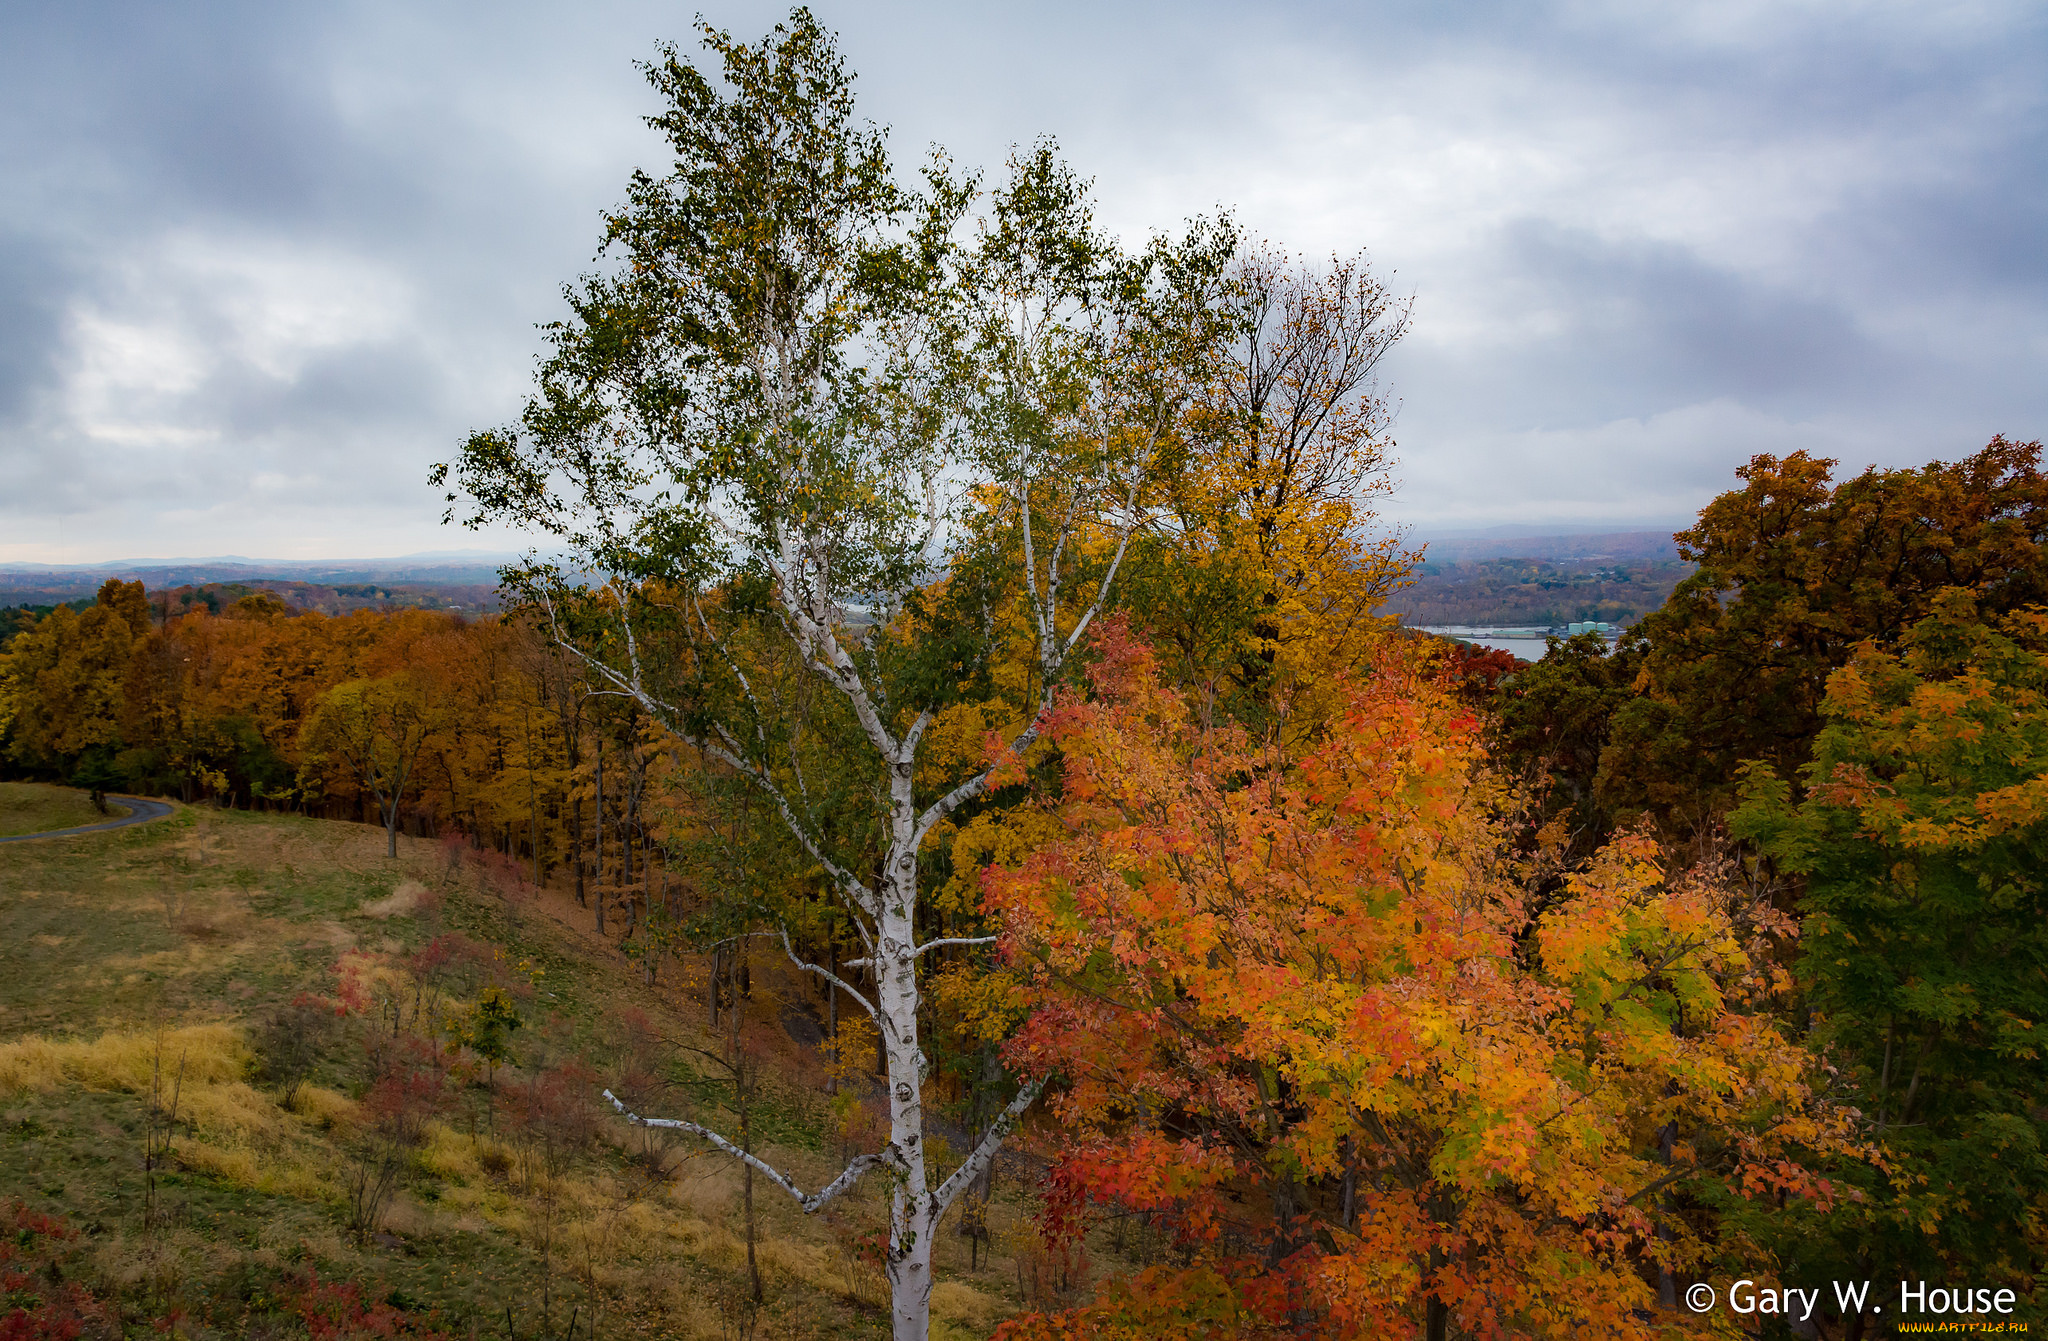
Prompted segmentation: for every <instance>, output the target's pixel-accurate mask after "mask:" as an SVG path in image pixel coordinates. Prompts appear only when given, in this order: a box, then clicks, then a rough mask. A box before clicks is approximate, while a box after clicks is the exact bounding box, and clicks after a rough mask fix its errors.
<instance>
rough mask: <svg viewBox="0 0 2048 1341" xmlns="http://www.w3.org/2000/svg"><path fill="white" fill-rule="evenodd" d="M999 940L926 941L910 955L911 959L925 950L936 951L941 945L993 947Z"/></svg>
mask: <svg viewBox="0 0 2048 1341" xmlns="http://www.w3.org/2000/svg"><path fill="white" fill-rule="evenodd" d="M1001 939H1002V937H1000V936H948V937H946V938H945V939H943V940H936V941H926V942H925V943H924V944H923V945H920V946H918V947H917V949H916V950H915V951H913V952H912V954H913V957H914V956H916V955H921V954H923V953H924V952H925V951H926V950H936V949H938V948H939V947H940V946H942V945H993V944H995V943H996V942H997V941H999V940H1001Z"/></svg>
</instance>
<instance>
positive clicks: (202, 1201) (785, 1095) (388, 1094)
mask: <svg viewBox="0 0 2048 1341" xmlns="http://www.w3.org/2000/svg"><path fill="white" fill-rule="evenodd" d="M382 843H383V838H382V835H381V834H380V833H378V832H377V831H375V830H373V829H370V828H367V827H365V826H360V825H354V824H344V823H335V822H327V821H317V820H308V819H302V818H297V817H292V816H282V815H256V814H249V813H247V812H239V813H238V812H220V811H212V810H199V809H185V810H181V811H180V813H179V814H178V815H177V816H176V817H174V818H173V819H171V820H168V821H162V822H159V823H157V824H155V825H151V826H147V827H145V828H141V829H132V830H123V831H117V832H112V833H102V834H97V835H92V836H90V837H85V838H72V839H57V840H48V841H42V842H35V843H25V844H19V845H15V846H13V847H11V848H10V849H8V855H7V858H6V860H5V862H4V863H0V1021H4V1022H5V1023H4V1025H0V1219H5V1220H7V1221H8V1226H7V1228H8V1232H9V1233H10V1234H14V1235H15V1237H14V1239H13V1240H11V1241H10V1242H12V1244H13V1245H14V1246H12V1247H10V1248H9V1249H8V1251H9V1252H10V1253H11V1254H12V1255H13V1257H14V1259H15V1261H14V1262H13V1263H12V1264H9V1263H0V1266H6V1267H7V1268H8V1269H10V1270H12V1269H15V1268H17V1267H19V1266H21V1265H22V1264H23V1263H26V1264H27V1265H28V1266H29V1267H32V1268H33V1270H30V1271H29V1272H27V1275H26V1277H25V1278H26V1279H29V1280H30V1282H31V1285H30V1286H25V1287H24V1289H25V1290H27V1291H28V1293H27V1294H24V1295H23V1298H24V1299H29V1300H30V1303H31V1304H33V1305H34V1306H35V1307H37V1308H47V1309H48V1310H49V1312H48V1313H47V1314H46V1315H45V1316H46V1317H47V1318H49V1319H55V1318H57V1317H59V1316H60V1315H61V1310H62V1309H64V1308H72V1309H73V1310H74V1311H77V1312H78V1316H80V1317H83V1318H85V1319H86V1320H87V1321H88V1322H91V1323H92V1324H93V1326H97V1327H100V1328H102V1331H103V1332H104V1329H105V1328H107V1327H109V1326H117V1327H118V1328H119V1329H120V1331H121V1332H123V1333H125V1332H126V1331H128V1330H129V1329H131V1328H133V1327H136V1326H138V1325H141V1326H144V1327H145V1328H146V1326H147V1325H148V1324H149V1323H151V1322H154V1323H155V1324H156V1325H157V1326H158V1327H159V1328H162V1327H165V1326H174V1327H175V1330H176V1331H177V1333H178V1334H179V1335H181V1336H190V1337H211V1336H220V1337H226V1336H246V1335H254V1334H258V1333H262V1334H268V1335H274V1336H294V1335H305V1334H306V1328H308V1327H309V1326H311V1322H310V1321H309V1320H310V1319H313V1318H315V1317H342V1318H344V1319H345V1320H347V1319H353V1322H352V1323H351V1325H354V1326H358V1327H360V1328H362V1329H364V1330H363V1332H362V1334H365V1335H369V1334H376V1335H392V1334H418V1335H427V1334H431V1333H433V1332H446V1333H447V1334H449V1335H462V1336H469V1335H472V1334H474V1332H475V1330H476V1329H478V1328H481V1329H482V1330H483V1332H484V1333H487V1334H490V1335H502V1334H516V1335H522V1336H549V1337H554V1336H567V1335H570V1334H572V1332H571V1331H570V1330H569V1329H570V1328H571V1325H572V1318H573V1319H574V1320H575V1321H574V1323H573V1327H574V1330H573V1335H576V1336H579V1337H580V1336H592V1337H597V1336H647V1337H655V1336H662V1337H671V1336H674V1337H705V1338H709V1337H738V1336H747V1335H758V1336H762V1337H767V1336H775V1337H825V1336H866V1335H882V1334H884V1333H885V1332H886V1319H885V1315H884V1313H883V1311H882V1310H881V1308H880V1304H881V1301H882V1300H884V1299H885V1298H886V1291H885V1290H884V1289H883V1287H882V1281H881V1277H880V1273H879V1270H878V1269H877V1267H876V1265H875V1258H874V1256H873V1253H872V1251H871V1247H872V1240H873V1237H874V1235H875V1234H876V1233H877V1232H878V1231H879V1230H880V1228H881V1226H882V1223H883V1216H884V1213H885V1212H884V1198H885V1197H886V1187H885V1185H884V1184H883V1183H882V1182H881V1180H879V1179H875V1180H871V1181H870V1183H869V1184H868V1185H865V1186H863V1187H861V1188H860V1189H858V1190H857V1191H856V1193H854V1194H852V1195H851V1196H849V1197H848V1198H846V1199H844V1200H842V1202H840V1203H838V1204H837V1205H836V1206H835V1207H834V1209H833V1210H832V1211H830V1212H829V1213H827V1214H826V1215H824V1216H821V1217H815V1218H806V1217H804V1216H802V1215H801V1214H800V1212H798V1210H797V1209H796V1208H795V1207H794V1205H793V1204H792V1203H790V1202H789V1201H788V1200H787V1199H786V1198H785V1197H783V1196H782V1194H781V1193H779V1192H775V1191H774V1190H773V1189H771V1188H769V1187H767V1185H766V1184H765V1183H764V1184H761V1185H759V1186H757V1187H756V1188H755V1189H754V1193H755V1195H754V1196H753V1198H752V1200H753V1204H754V1206H755V1211H756V1224H757V1243H756V1245H755V1250H754V1253H753V1257H754V1260H755V1262H756V1263H757V1264H758V1266H759V1269H760V1280H761V1296H762V1301H763V1302H761V1303H759V1304H756V1303H755V1302H754V1301H753V1297H752V1296H753V1293H754V1292H753V1287H752V1278H751V1276H750V1274H749V1271H748V1265H747V1263H748V1256H749V1254H748V1251H747V1232H746V1223H747V1220H746V1213H745V1210H744V1202H745V1199H746V1198H745V1189H744V1188H743V1186H742V1182H741V1179H740V1178H739V1177H738V1176H737V1174H736V1173H735V1171H734V1167H733V1165H732V1164H731V1163H730V1162H729V1161H727V1160H725V1159H723V1158H721V1157H717V1156H707V1155H706V1154H704V1153H703V1152H702V1151H701V1150H700V1149H698V1148H696V1147H694V1146H685V1145H678V1144H675V1143H673V1142H671V1141H664V1140H661V1139H657V1138H656V1137H655V1135H654V1134H653V1133H650V1132H648V1131H647V1130H646V1129H641V1128H632V1127H628V1126H626V1125H625V1124H624V1123H622V1122H620V1121H619V1120H618V1119H617V1118H616V1117H615V1116H613V1115H612V1114H610V1113H609V1112H608V1111H600V1110H601V1105H600V1102H599V1100H598V1097H597V1096H598V1091H599V1090H600V1089H601V1088H603V1087H604V1086H606V1085H609V1086H611V1087H613V1088H614V1089H620V1090H621V1092H622V1093H632V1094H634V1095H636V1096H637V1099H638V1101H639V1102H642V1103H644V1104H646V1105H648V1106H650V1107H652V1108H658V1109H660V1110H662V1111H668V1112H681V1113H686V1114H689V1115H692V1116H697V1117H700V1118H702V1119H703V1120H707V1121H713V1122H716V1123H717V1124H719V1125H721V1126H723V1127H724V1128H725V1129H727V1130H733V1129H734V1128H733V1116H732V1112H731V1110H732V1108H733V1106H734V1103H735V1096H734V1092H733V1090H732V1087H731V1085H730V1084H729V1083H728V1082H727V1081H726V1080H724V1079H723V1078H722V1077H723V1076H724V1074H725V1073H724V1072H722V1071H721V1070H720V1068H719V1066H718V1065H717V1064H716V1062H715V1059H716V1058H718V1057H719V1056H721V1055H727V1054H726V1053H725V1052H724V1051H723V1050H724V1049H726V1048H727V1047H728V1046H729V1045H731V1046H737V1047H740V1048H741V1049H743V1050H744V1052H745V1055H746V1056H748V1057H749V1058H751V1059H752V1061H753V1064H754V1065H755V1066H756V1067H757V1068H758V1071H759V1074H760V1075H761V1076H762V1077H763V1078H764V1083H762V1084H761V1086H760V1089H759V1092H758V1093H755V1094H753V1095H752V1097H751V1099H750V1101H749V1114H750V1129H751V1130H752V1131H753V1132H754V1134H755V1135H754V1140H755V1141H756V1143H757V1147H758V1148H760V1149H763V1150H764V1151H772V1154H773V1156H774V1158H776V1159H777V1160H779V1161H781V1162H782V1163H783V1165H784V1167H791V1168H794V1169H795V1170H796V1171H797V1173H798V1174H799V1176H801V1177H803V1178H804V1179H806V1180H809V1181H812V1182H814V1183H822V1182H823V1181H826V1178H827V1175H829V1173H830V1172H831V1170H832V1169H834V1168H835V1167H836V1165H837V1159H836V1156H837V1155H838V1154H839V1152H840V1149H841V1148H842V1147H843V1146H845V1145H846V1143H847V1142H849V1141H857V1140H860V1139H862V1138H864V1137H867V1136H870V1135H871V1134H872V1132H871V1130H870V1129H871V1127H872V1124H873V1121H874V1119H873V1116H872V1113H871V1111H870V1109H869V1107H868V1106H867V1105H866V1103H865V1102H863V1101H862V1100H861V1099H860V1097H859V1095H860V1092H861V1091H862V1089H863V1087H864V1086H865V1085H866V1084H867V1083H868V1082H866V1080H865V1078H864V1077H863V1076H862V1075H861V1074H860V1072H861V1070H862V1068H861V1067H860V1066H858V1065H854V1066H852V1067H851V1069H850V1071H849V1072H848V1073H846V1074H845V1076H844V1084H843V1086H842V1087H841V1090H840V1093H839V1095H838V1096H837V1097H836V1098H828V1097H827V1094H826V1091H827V1089H828V1084H827V1079H828V1064H827V1061H826V1059H825V1058H824V1057H823V1056H822V1055H821V1052H820V1050H819V1049H818V1048H817V1047H816V1046H813V1045H814V1044H815V1043H816V1042H817V1039H818V1032H819V1031H818V1030H817V1029H816V1027H815V1025H807V1024H806V1021H807V1020H809V1018H810V1015H811V1009H812V1007H813V1006H814V1004H815V1003H814V1002H812V1001H811V1000H810V999H809V998H808V997H807V995H806V989H805V988H803V987H802V986H800V985H794V984H788V983H784V982H782V981H781V980H780V978H779V975H777V974H776V973H775V972H774V971H773V968H772V966H771V965H769V964H767V963H765V962H764V963H763V964H761V965H760V966H759V967H758V968H757V969H756V971H755V973H754V974H753V977H752V995H751V997H750V998H749V999H748V1000H747V1001H746V1002H745V1003H744V1004H743V1010H742V1013H741V1015H739V1016H738V1017H735V1016H733V1015H732V1014H731V1012H729V1011H728V1012H727V1017H726V1023H727V1024H730V1023H731V1022H732V1021H733V1020H734V1019H736V1018H737V1019H738V1020H739V1021H740V1022H741V1025H740V1029H739V1032H738V1034H737V1035H731V1034H727V1033H726V1031H725V1029H724V1028H723V1027H722V1028H721V1029H720V1031H719V1033H718V1034H715V1035H714V1034H712V1033H710V1032H709V1031H708V1030H707V1029H706V1028H705V1027H704V1025H705V998H704V995H703V989H704V983H703V979H702V976H701V971H700V972H698V973H696V974H694V975H693V973H692V972H691V971H690V966H691V965H693V964H694V965H696V966H697V967H698V969H699V970H701V961H696V960H693V959H690V958H689V957H685V958H684V959H683V960H681V961H680V962H681V963H682V964H683V966H684V967H683V969H681V970H678V969H677V967H676V962H677V961H671V964H670V966H669V968H668V969H667V970H666V971H665V972H662V973H661V974H660V975H659V976H658V979H657V981H656V982H655V983H654V984H653V985H649V984H648V982H647V980H646V976H645V975H644V973H643V972H642V971H641V970H640V968H639V966H638V965H636V964H634V963H631V962H629V961H628V960H626V958H625V957H624V956H622V955H621V954H620V953H619V950H618V948H617V947H616V946H615V945H614V944H613V943H612V942H610V941H608V940H605V939H603V938H600V937H597V936H594V935H589V934H585V933H583V932H581V931H580V930H578V929H577V925H580V921H579V919H578V917H577V912H578V910H577V908H576V905H575V903H574V901H573V900H572V899H570V898H569V897H568V896H566V895H563V894H559V893H556V892H554V891H537V890H535V889H534V888H533V887H532V886H530V885H526V884H523V883H522V882H521V881H520V879H519V877H518V875H517V874H516V872H515V871H514V870H513V869H512V868H511V867H510V866H509V865H507V864H505V863H502V862H500V861H499V860H498V859H496V858H494V857H493V856H491V855H490V854H479V853H476V852H474V851H472V850H470V849H469V848H467V847H466V846H462V845H458V844H444V843H435V842H432V841H428V840H408V841H407V842H406V846H405V849H404V852H403V854H402V856H401V857H400V859H399V860H398V861H397V862H395V863H394V862H387V861H385V860H384V859H383V858H382V856H381V847H382ZM572 924H577V925H572ZM792 1031H793V1032H792ZM796 1035H802V1036H805V1037H807V1038H808V1039H809V1040H810V1043H809V1044H806V1043H800V1042H798V1041H797V1038H796ZM735 1038H736V1039H737V1042H735ZM707 1059H714V1060H707ZM705 1115H709V1116H708V1117H707V1116H705ZM933 1139H934V1140H935V1141H936V1140H938V1139H939V1137H938V1135H937V1134H935V1135H934V1137H933ZM46 1216H54V1217H61V1221H52V1220H46V1219H44V1218H43V1217H46ZM988 1217H989V1231H990V1234H989V1237H990V1239H991V1240H992V1242H990V1243H989V1245H988V1246H987V1247H983V1246H982V1245H981V1244H980V1243H979V1242H977V1241H975V1240H971V1239H968V1238H963V1237H957V1236H955V1235H954V1234H951V1233H949V1234H947V1236H946V1241H945V1242H944V1243H942V1244H940V1245H939V1253H940V1257H939V1261H940V1264H941V1266H942V1268H943V1274H942V1276H941V1283H940V1284H939V1285H938V1286H937V1288H936V1289H935V1290H934V1293H933V1304H934V1311H935V1314H936V1315H937V1316H938V1318H939V1319H940V1322H939V1324H938V1326H937V1327H936V1328H935V1331H934V1335H935V1336H942V1337H962V1336H985V1335H987V1333H988V1331H989V1330H990V1329H991V1328H992V1327H993V1325H994V1323H995V1321H996V1320H997V1319H998V1318H999V1317H1001V1316H1002V1315H1004V1314H1007V1313H1010V1312H1013V1311H1015V1309H1016V1308H1017V1307H1019V1305H1020V1303H1021V1302H1023V1300H1024V1299H1026V1298H1033V1299H1038V1300H1043V1301H1045V1302H1051V1300H1052V1298H1053V1297H1052V1296H1051V1295H1048V1294H1047V1293H1045V1292H1046V1290H1047V1289H1049V1288H1050V1287H1049V1285H1048V1281H1049V1280H1050V1276H1049V1274H1048V1273H1047V1272H1045V1271H1043V1270H1041V1269H1040V1264H1039V1262H1038V1259H1037V1258H1035V1257H1034V1252H1035V1249H1034V1248H1033V1246H1032V1245H1033V1244H1035V1242H1036V1240H1035V1237H1034V1236H1033V1234H1032V1232H1031V1229H1030V1221H1029V1219H1028V1206H1027V1205H1026V1203H1025V1202H1024V1201H1022V1200H1020V1199H1019V1198H1018V1197H1017V1196H1016V1195H1014V1194H1013V1195H1008V1196H999V1197H998V1198H997V1200H996V1201H995V1202H994V1203H993V1204H992V1205H991V1207H990V1208H989V1212H988ZM17 1231H18V1232H17ZM67 1234H70V1235H71V1237H66V1235H67ZM53 1267H54V1270H55V1273H56V1274H54V1275H51V1274H49V1273H50V1270H51V1268H53ZM38 1273H41V1274H38ZM10 1279H11V1277H10ZM38 1281H47V1282H57V1281H62V1282H64V1284H63V1285H62V1287H61V1289H60V1287H59V1286H58V1285H57V1284H49V1285H48V1288H47V1289H44V1287H43V1286H42V1285H36V1284H35V1282H38ZM31 1287H33V1288H31ZM37 1290H41V1291H43V1293H42V1295H40V1296H36V1297H35V1298H31V1296H32V1295H35V1292H36V1291H37ZM66 1291H72V1292H74V1293H75V1294H76V1298H72V1297H71V1296H70V1295H67V1294H66V1293H65V1292H66ZM67 1299H69V1301H70V1302H68V1303H67V1302H65V1301H66V1300H67ZM38 1301H40V1302H38ZM12 1303H13V1297H12V1296H10V1305H11V1304H12ZM28 1306H29V1305H26V1304H25V1305H23V1307H28ZM379 1319H382V1321H379ZM394 1319H396V1321H394ZM95 1320H97V1321H95ZM407 1326H411V1327H414V1328H424V1329H427V1330H426V1331H417V1332H413V1333H405V1332H404V1331H403V1329H404V1327H407ZM379 1328H382V1329H383V1330H378V1329H379ZM508 1329H509V1332H508ZM757 1329H758V1330H757ZM83 1334H84V1335H88V1336H90V1335H95V1334H100V1333H95V1332H94V1331H93V1330H92V1328H91V1327H88V1328H87V1329H86V1330H85V1331H84V1333H83ZM108 1334H111V1333H108ZM328 1334H346V1335H354V1334H355V1333H354V1332H347V1331H345V1330H344V1331H343V1332H341V1333H328Z"/></svg>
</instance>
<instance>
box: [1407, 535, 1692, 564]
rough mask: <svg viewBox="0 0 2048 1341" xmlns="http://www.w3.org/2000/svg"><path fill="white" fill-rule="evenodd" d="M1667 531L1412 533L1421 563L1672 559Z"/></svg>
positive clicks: (1674, 556) (1675, 550)
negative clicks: (1421, 548) (1421, 553)
mask: <svg viewBox="0 0 2048 1341" xmlns="http://www.w3.org/2000/svg"><path fill="white" fill-rule="evenodd" d="M1674 529H1675V528H1674ZM1673 534H1674V532H1673V531H1599V532H1585V533H1579V532H1572V533H1568V534H1556V535H1495V534H1482V535H1443V536H1436V537H1430V536H1427V535H1423V536H1419V537H1417V543H1418V544H1419V545H1422V546H1425V547H1426V549H1425V551H1424V562H1426V563H1474V562H1479V561H1481V560H1485V559H1546V560H1549V561H1551V562H1553V563H1556V562H1563V561H1577V562H1598V561H1600V560H1618V561H1622V562H1655V561H1657V560H1664V559H1668V560H1672V561H1676V560H1677V558H1678V544H1677V542H1676V541H1674V540H1673V539H1672V538H1671V537H1672V535H1673Z"/></svg>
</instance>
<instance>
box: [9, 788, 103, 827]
mask: <svg viewBox="0 0 2048 1341" xmlns="http://www.w3.org/2000/svg"><path fill="white" fill-rule="evenodd" d="M107 809H108V811H109V812H110V813H109V814H106V815H102V814H101V813H100V812H99V811H97V810H95V809H93V805H92V801H91V799H90V798H88V797H87V796H86V794H85V793H84V792H81V791H77V790H74V789H73V788H70V787H46V786H44V785H43V784H42V783H40V782H0V838H11V837H13V836H14V835H15V834H21V833H40V832H42V831H43V830H44V829H70V828H74V827H76V826H77V825H80V824H98V823H99V822H100V821H102V820H105V819H110V818H114V817H116V816H120V815H125V814H127V813H128V808H127V807H126V806H120V805H114V804H111V803H109V805H108V807H107Z"/></svg>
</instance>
